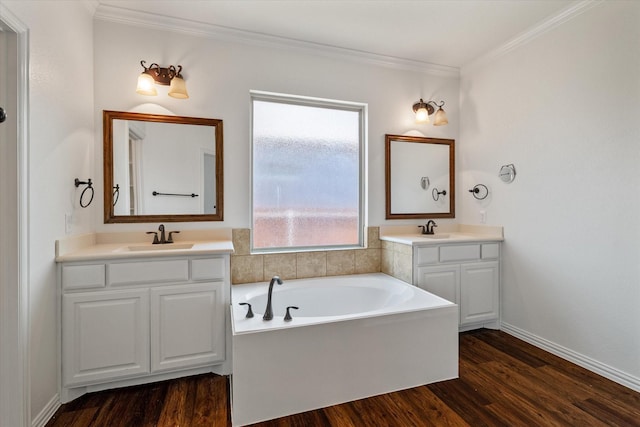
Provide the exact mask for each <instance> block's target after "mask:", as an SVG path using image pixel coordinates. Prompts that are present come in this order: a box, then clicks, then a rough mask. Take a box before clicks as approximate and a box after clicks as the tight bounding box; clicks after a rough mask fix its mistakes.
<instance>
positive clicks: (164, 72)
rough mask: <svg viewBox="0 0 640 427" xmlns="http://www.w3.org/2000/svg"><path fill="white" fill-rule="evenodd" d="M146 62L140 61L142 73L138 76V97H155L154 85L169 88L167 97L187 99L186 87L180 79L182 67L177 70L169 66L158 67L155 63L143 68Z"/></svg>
mask: <svg viewBox="0 0 640 427" xmlns="http://www.w3.org/2000/svg"><path fill="white" fill-rule="evenodd" d="M145 62H146V61H140V65H142V68H144V71H143V72H142V73H141V74H140V75H139V76H138V87H137V89H136V92H137V93H139V94H140V95H148V96H156V95H157V94H158V91H157V90H156V87H155V85H156V84H159V85H163V86H169V96H171V97H173V98H180V99H186V98H189V94H188V93H187V85H186V84H185V82H184V79H183V78H182V74H180V73H181V72H182V65H178V68H177V69H176V67H174V66H173V65H169V66H168V67H167V68H163V67H160V66H159V65H158V64H156V63H155V62H154V63H153V64H151V65H150V66H149V68H147V67H145V66H144V63H145Z"/></svg>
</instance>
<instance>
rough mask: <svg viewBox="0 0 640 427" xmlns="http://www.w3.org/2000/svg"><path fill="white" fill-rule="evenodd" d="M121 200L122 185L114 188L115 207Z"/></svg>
mask: <svg viewBox="0 0 640 427" xmlns="http://www.w3.org/2000/svg"><path fill="white" fill-rule="evenodd" d="M119 198H120V184H116V186H115V187H113V206H115V205H116V203H118V199H119Z"/></svg>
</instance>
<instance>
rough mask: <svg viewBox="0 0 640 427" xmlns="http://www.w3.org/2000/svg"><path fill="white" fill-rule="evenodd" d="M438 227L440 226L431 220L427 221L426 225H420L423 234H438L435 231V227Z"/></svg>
mask: <svg viewBox="0 0 640 427" xmlns="http://www.w3.org/2000/svg"><path fill="white" fill-rule="evenodd" d="M437 226H438V224H436V222H435V221H434V220H432V219H430V220H429V221H427V224H426V225H419V226H418V227H420V228H422V234H436V233H435V231H433V227H437Z"/></svg>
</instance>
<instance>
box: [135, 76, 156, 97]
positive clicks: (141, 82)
mask: <svg viewBox="0 0 640 427" xmlns="http://www.w3.org/2000/svg"><path fill="white" fill-rule="evenodd" d="M136 92H137V93H139V94H140V95H147V96H156V95H157V94H158V91H157V90H156V87H155V81H154V80H153V77H152V76H151V75H149V74H147V73H146V72H143V73H142V74H140V75H139V76H138V87H137V88H136Z"/></svg>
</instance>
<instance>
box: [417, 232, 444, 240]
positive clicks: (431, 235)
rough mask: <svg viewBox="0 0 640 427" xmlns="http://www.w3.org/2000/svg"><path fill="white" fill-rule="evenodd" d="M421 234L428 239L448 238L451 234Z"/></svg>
mask: <svg viewBox="0 0 640 427" xmlns="http://www.w3.org/2000/svg"><path fill="white" fill-rule="evenodd" d="M419 236H420V237H424V238H427V239H448V238H449V237H450V234H446V233H437V234H419Z"/></svg>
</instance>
